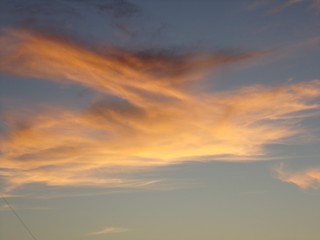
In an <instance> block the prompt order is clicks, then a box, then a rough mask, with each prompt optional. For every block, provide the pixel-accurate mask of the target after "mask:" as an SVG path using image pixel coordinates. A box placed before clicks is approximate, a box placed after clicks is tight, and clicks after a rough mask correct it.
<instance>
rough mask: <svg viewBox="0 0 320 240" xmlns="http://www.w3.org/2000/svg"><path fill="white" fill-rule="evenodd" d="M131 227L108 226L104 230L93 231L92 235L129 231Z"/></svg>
mask: <svg viewBox="0 0 320 240" xmlns="http://www.w3.org/2000/svg"><path fill="white" fill-rule="evenodd" d="M128 231H129V229H126V228H119V227H106V228H104V229H102V230H99V231H96V232H92V233H90V235H104V234H113V233H124V232H128Z"/></svg>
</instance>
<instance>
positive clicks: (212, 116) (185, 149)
mask: <svg viewBox="0 0 320 240" xmlns="http://www.w3.org/2000/svg"><path fill="white" fill-rule="evenodd" d="M0 46H1V51H0V52H1V54H2V55H3V56H5V57H4V58H0V70H1V71H3V72H6V73H11V74H15V75H20V76H29V77H34V78H39V79H48V80H52V81H61V82H64V83H68V82H70V83H74V84H81V85H84V86H87V87H90V88H92V89H94V90H96V91H98V92H102V93H104V94H107V93H110V94H113V95H115V96H117V97H118V98H117V99H115V100H114V101H113V102H110V101H108V102H103V101H96V102H95V103H93V104H92V105H91V106H89V107H88V108H87V109H84V110H82V111H76V110H73V109H66V108H63V107H57V108H52V107H48V108H47V110H43V111H41V112H39V113H37V114H30V115H29V116H26V114H23V115H22V114H20V113H7V114H6V116H5V119H6V123H7V126H8V134H7V135H6V136H3V137H2V138H1V139H0V141H1V146H3V147H2V156H1V160H2V161H1V162H2V169H0V175H1V176H3V177H4V179H5V180H6V185H7V186H6V187H7V189H6V191H7V192H10V191H13V190H14V189H16V188H18V187H20V186H23V185H25V184H31V183H43V184H46V185H50V186H117V187H119V186H124V187H129V186H130V187H143V186H146V185H149V184H153V183H154V182H153V181H150V180H148V179H128V178H125V177H124V174H123V173H126V172H132V171H140V170H143V169H149V168H152V167H157V166H165V165H168V164H175V163H179V162H185V161H200V160H201V159H207V160H228V159H230V157H231V158H232V157H236V158H237V159H238V160H239V161H240V160H248V159H249V158H252V157H253V156H264V155H265V154H266V153H265V148H264V147H265V146H266V145H268V144H274V143H283V142H284V141H285V139H287V138H289V137H292V136H295V135H297V134H300V133H302V129H301V128H299V127H298V123H299V122H300V121H301V120H303V119H305V118H306V117H307V116H309V115H310V114H317V113H318V112H317V111H316V110H318V109H319V105H318V104H317V103H316V101H315V100H318V99H319V96H320V81H319V80H314V81H310V82H305V83H299V84H292V85H283V86H278V87H266V86H261V85H255V86H250V87H244V88H241V89H238V90H234V91H224V92H212V93H211V94H209V93H207V94H196V93H193V92H190V91H188V90H187V89H186V88H185V86H186V85H188V83H189V82H190V81H197V80H200V79H201V76H202V75H203V74H204V73H205V71H206V70H207V69H210V68H215V67H217V66H219V65H223V64H227V63H232V62H237V61H241V60H244V59H248V58H254V57H257V56H260V55H261V54H259V53H256V54H238V55H237V54H231V55H228V54H222V53H220V54H214V55H210V56H203V55H197V54H193V55H185V56H180V57H177V56H170V55H168V54H167V55H166V54H162V55H161V54H160V55H150V54H149V55H148V54H135V53H132V52H125V51H124V50H119V49H114V48H113V49H108V51H107V52H108V54H107V53H106V54H101V53H96V52H94V51H90V50H88V49H85V48H82V47H80V46H79V45H75V44H72V43H70V42H66V41H63V40H61V39H57V38H53V37H48V36H42V35H37V34H34V33H32V32H26V31H22V32H9V33H8V34H7V35H4V36H2V37H0ZM3 46H5V48H4V47H3ZM236 158H234V159H236Z"/></svg>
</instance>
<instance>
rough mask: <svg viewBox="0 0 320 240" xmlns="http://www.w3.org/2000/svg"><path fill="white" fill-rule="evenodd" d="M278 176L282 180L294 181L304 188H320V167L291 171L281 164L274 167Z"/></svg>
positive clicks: (293, 182)
mask: <svg viewBox="0 0 320 240" xmlns="http://www.w3.org/2000/svg"><path fill="white" fill-rule="evenodd" d="M274 171H275V173H276V177H277V178H278V179H280V180H281V181H284V182H288V183H292V184H294V185H296V186H298V187H299V188H302V189H308V188H312V189H316V190H320V168H310V169H307V170H304V171H291V170H288V169H286V168H285V167H284V165H283V164H280V165H279V166H277V167H276V168H275V169H274Z"/></svg>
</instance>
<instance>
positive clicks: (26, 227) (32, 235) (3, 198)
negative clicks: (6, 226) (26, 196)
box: [1, 196, 38, 240]
mask: <svg viewBox="0 0 320 240" xmlns="http://www.w3.org/2000/svg"><path fill="white" fill-rule="evenodd" d="M1 198H2V200H3V201H4V202H5V203H6V204H7V206H8V207H9V208H10V210H11V211H12V212H13V214H14V215H15V216H16V217H17V218H18V220H19V222H20V223H21V224H22V226H23V227H24V228H25V229H26V230H27V232H28V233H29V234H30V236H31V238H33V240H38V239H37V238H36V236H35V235H34V234H33V233H32V231H31V229H30V228H29V227H28V226H27V224H25V222H24V221H23V219H22V218H21V217H20V216H19V214H18V213H17V212H16V210H14V208H13V207H12V206H11V204H10V203H9V202H8V201H7V199H6V198H5V197H3V196H1Z"/></svg>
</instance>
